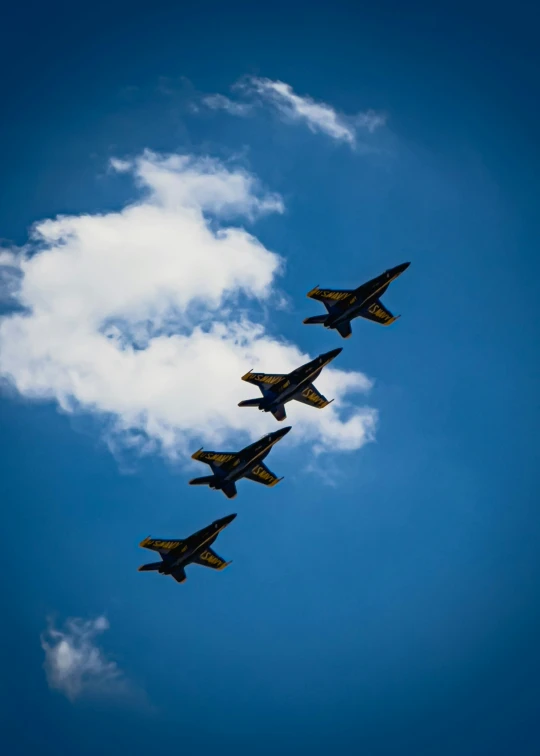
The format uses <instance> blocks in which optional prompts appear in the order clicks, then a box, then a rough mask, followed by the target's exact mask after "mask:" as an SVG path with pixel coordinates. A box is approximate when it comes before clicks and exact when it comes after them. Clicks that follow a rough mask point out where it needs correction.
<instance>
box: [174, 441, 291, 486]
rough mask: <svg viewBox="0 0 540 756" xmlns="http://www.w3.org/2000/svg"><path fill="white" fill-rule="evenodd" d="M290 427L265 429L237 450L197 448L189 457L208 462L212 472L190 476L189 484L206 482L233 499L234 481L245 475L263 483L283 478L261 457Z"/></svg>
mask: <svg viewBox="0 0 540 756" xmlns="http://www.w3.org/2000/svg"><path fill="white" fill-rule="evenodd" d="M290 430H291V427H290V426H289V427H288V428H282V429H281V430H278V431H274V433H268V434H267V435H266V436H263V437H262V438H261V439H259V440H258V441H255V443H253V444H250V445H249V446H246V447H245V449H241V450H240V451H239V452H216V451H204V449H199V451H196V452H195V454H192V455H191V458H192V459H196V460H198V461H199V462H204V463H206V464H207V465H210V468H211V470H212V473H213V474H212V475H205V476H204V477H202V478H193V480H190V481H189V485H190V486H210V488H213V489H215V490H218V491H223V493H224V494H225V496H226V497H227V498H228V499H234V497H235V496H236V494H237V490H236V481H238V480H240V478H247V479H248V480H252V481H254V482H255V483H262V484H263V485H264V486H275V485H276V484H277V483H279V481H280V480H283V478H277V477H276V476H275V475H274V473H273V472H270V470H269V469H268V468H267V467H266V465H265V464H263V459H264V458H265V457H266V456H267V454H269V453H270V450H271V448H272V447H273V446H274V444H277V442H278V441H280V440H281V439H282V438H283V436H285V435H286V434H287V433H288V432H289V431H290Z"/></svg>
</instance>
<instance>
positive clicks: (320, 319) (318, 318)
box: [302, 315, 328, 325]
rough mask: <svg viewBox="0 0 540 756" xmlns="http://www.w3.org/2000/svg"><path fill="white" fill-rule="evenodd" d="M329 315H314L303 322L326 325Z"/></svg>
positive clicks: (305, 323)
mask: <svg viewBox="0 0 540 756" xmlns="http://www.w3.org/2000/svg"><path fill="white" fill-rule="evenodd" d="M327 317H328V316H327V315H313V316H312V317H311V318H305V320H303V321H302V322H303V324H304V325H324V323H326V318H327Z"/></svg>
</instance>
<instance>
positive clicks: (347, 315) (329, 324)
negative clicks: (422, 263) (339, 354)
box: [304, 262, 410, 339]
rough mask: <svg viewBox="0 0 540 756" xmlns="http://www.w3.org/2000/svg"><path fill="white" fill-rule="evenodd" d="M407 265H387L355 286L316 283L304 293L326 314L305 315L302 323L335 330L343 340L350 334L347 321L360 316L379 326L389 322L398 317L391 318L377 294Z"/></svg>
mask: <svg viewBox="0 0 540 756" xmlns="http://www.w3.org/2000/svg"><path fill="white" fill-rule="evenodd" d="M409 265H410V263H408V262H406V263H402V264H401V265H397V266H396V267H395V268H390V269H389V270H387V271H386V272H385V273H382V274H381V275H380V276H378V277H377V278H373V279H372V280H371V281H368V282H367V283H364V284H362V285H361V286H359V287H358V288H357V289H320V288H319V287H318V286H316V287H315V288H314V289H312V290H311V291H310V292H309V293H308V295H307V296H308V297H309V298H310V299H317V300H318V301H319V302H322V303H323V305H324V306H325V307H326V309H327V311H328V314H327V315H314V316H313V317H311V318H306V319H305V320H304V323H305V324H306V325H316V324H321V325H323V326H324V327H325V328H331V329H335V330H336V331H338V333H339V334H340V335H341V336H342V337H343V338H344V339H348V338H349V336H350V335H351V334H352V328H351V320H352V319H353V318H357V317H361V318H366V319H367V320H373V321H374V322H375V323H380V324H381V325H386V326H387V325H390V324H391V323H393V322H394V321H395V320H397V319H398V317H400V316H399V315H398V316H397V317H394V316H393V315H392V313H391V312H390V311H389V310H387V309H386V307H385V306H384V305H383V304H382V302H381V300H380V297H382V295H383V294H384V293H385V291H386V290H387V288H388V287H389V285H390V284H391V283H392V281H394V280H395V279H396V278H397V277H398V276H400V275H401V274H402V273H403V272H404V271H405V270H407V268H408V267H409Z"/></svg>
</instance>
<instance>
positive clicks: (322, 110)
mask: <svg viewBox="0 0 540 756" xmlns="http://www.w3.org/2000/svg"><path fill="white" fill-rule="evenodd" d="M235 88H236V89H239V90H240V91H244V92H247V93H255V94H257V95H258V96H259V97H261V98H263V99H264V100H265V101H267V102H270V103H271V104H272V105H274V106H275V107H276V108H277V109H278V111H279V112H280V113H281V115H282V116H284V117H285V118H287V119H289V120H292V121H304V122H305V123H306V125H307V126H308V128H309V129H310V130H311V131H313V132H322V133H324V134H327V135H328V136H329V137H331V138H332V139H335V140H337V141H341V142H346V143H347V144H349V145H351V146H354V145H355V144H356V138H357V131H358V129H365V130H367V131H369V132H370V133H372V132H374V131H375V130H376V129H377V128H379V127H380V126H383V125H384V123H385V121H386V118H385V116H384V115H383V114H380V113H376V112H375V111H373V110H368V111H366V112H365V113H359V114H357V115H355V116H346V115H342V114H339V113H338V112H337V111H336V110H335V109H334V108H333V107H332V106H331V105H328V104H326V103H324V102H316V101H315V100H314V99H313V98H311V97H309V96H307V95H306V96H303V97H301V96H300V95H297V94H296V93H295V92H294V90H293V88H292V87H291V86H290V84H286V83H285V82H283V81H272V80H271V79H264V78H257V77H247V78H246V79H244V80H241V81H240V82H239V83H238V84H236V85H235Z"/></svg>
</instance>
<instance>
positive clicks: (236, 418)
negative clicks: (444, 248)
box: [0, 152, 377, 458]
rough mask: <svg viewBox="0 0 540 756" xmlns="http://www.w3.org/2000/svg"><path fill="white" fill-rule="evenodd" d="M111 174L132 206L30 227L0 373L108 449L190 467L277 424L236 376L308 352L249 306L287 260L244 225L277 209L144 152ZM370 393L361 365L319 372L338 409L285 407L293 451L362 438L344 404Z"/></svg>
mask: <svg viewBox="0 0 540 756" xmlns="http://www.w3.org/2000/svg"><path fill="white" fill-rule="evenodd" d="M112 168H113V169H114V170H116V171H121V172H123V173H124V174H125V175H128V176H131V177H132V179H133V180H134V182H135V183H136V185H137V186H138V187H139V189H140V198H139V199H138V201H136V202H135V203H134V204H131V205H128V206H126V207H125V208H124V209H122V210H121V211H120V212H111V213H105V214H102V215H79V216H59V217H57V218H55V219H54V220H52V219H51V220H44V221H40V222H39V223H37V224H36V225H35V226H34V228H33V231H32V236H31V239H30V241H29V243H28V245H27V246H26V248H25V249H24V250H23V251H22V253H20V254H18V256H17V265H18V270H19V271H20V280H19V282H18V289H17V292H16V295H15V296H16V302H17V303H18V305H19V306H20V307H21V308H23V311H22V312H21V311H19V312H12V313H10V314H9V315H7V316H5V317H4V318H2V319H0V377H2V376H3V377H4V378H6V379H8V380H9V381H10V382H11V383H12V384H13V385H14V386H15V387H16V388H17V390H18V391H19V392H20V393H21V394H22V395H24V396H26V397H29V398H35V399H49V400H50V399H54V400H56V401H57V402H58V403H59V405H60V406H61V407H62V409H63V410H64V411H67V412H76V411H81V410H82V411H86V412H94V413H98V414H99V416H100V417H101V418H102V419H103V420H104V422H105V423H106V430H105V433H106V437H107V439H108V440H109V443H110V445H111V447H112V448H115V444H116V448H122V447H126V448H131V449H134V448H135V449H138V450H139V451H141V452H142V453H145V452H146V453H148V452H161V453H163V454H165V455H167V456H170V457H173V458H179V457H184V458H185V457H188V456H189V454H190V453H191V452H192V451H193V448H192V447H193V445H194V444H198V445H201V443H213V444H214V443H225V442H229V441H231V442H232V441H233V440H234V441H235V442H238V441H240V440H242V439H238V438H237V436H238V434H239V433H240V434H242V435H244V436H247V437H249V438H256V437H257V436H258V435H262V433H264V432H266V431H268V430H271V429H272V430H273V429H274V425H273V418H270V419H269V418H268V417H264V416H263V415H262V413H260V412H256V411H250V410H248V409H241V408H239V407H238V402H239V401H241V400H242V399H246V398H248V396H249V394H250V391H249V387H248V386H246V384H245V383H243V382H242V381H241V380H240V377H241V376H242V375H243V374H244V373H245V372H246V370H247V369H249V368H253V369H256V370H257V369H259V370H264V371H266V372H276V371H289V370H292V369H294V368H295V367H297V366H298V365H300V364H302V362H306V361H307V360H308V359H309V358H310V357H312V356H314V355H307V354H305V353H304V352H303V350H301V349H299V348H298V347H297V346H296V345H294V344H291V343H288V342H286V341H285V340H284V339H281V338H276V337H275V336H271V335H269V334H268V333H267V332H266V331H265V328H264V326H263V325H262V324H261V320H262V317H261V308H260V307H257V304H261V303H263V302H265V303H268V304H269V305H270V306H273V304H274V303H275V302H280V301H281V299H282V297H281V294H280V292H279V290H276V280H277V277H278V276H279V275H280V274H281V273H282V271H283V269H284V260H283V259H282V258H281V257H280V256H279V255H278V254H276V253H275V252H273V251H271V250H269V249H267V248H266V247H265V246H264V245H263V244H262V243H261V242H260V241H259V240H258V239H257V238H256V237H255V236H254V235H253V233H250V232H249V231H247V230H246V229H245V228H243V227H242V226H241V225H240V224H239V223H238V221H239V220H240V221H241V222H243V223H244V225H245V224H246V223H253V222H255V221H256V220H257V218H258V217H260V216H261V215H267V214H269V213H273V214H281V213H282V212H283V210H284V205H283V201H282V199H281V197H279V196H278V195H277V194H274V193H272V192H268V191H266V190H265V189H264V188H263V187H262V186H261V185H260V182H259V181H258V180H257V179H256V177H255V176H253V175H252V174H250V173H247V172H246V171H245V170H242V169H240V168H233V167H230V166H225V165H224V164H223V163H220V162H219V161H216V160H212V159H210V158H204V159H200V158H193V157H190V156H189V155H157V154H154V153H151V152H145V153H144V154H142V155H140V156H139V157H137V158H135V159H131V160H114V161H112ZM233 219H234V220H236V221H237V223H236V224H235V225H229V224H230V221H231V220H233ZM9 259H10V260H11V261H12V262H13V260H12V258H9ZM306 285H308V284H307V282H306ZM370 385H371V382H370V381H369V379H368V378H367V377H366V376H365V375H363V374H362V373H360V372H344V371H341V370H338V369H330V368H329V369H327V370H326V371H325V372H324V373H323V376H321V381H320V388H321V390H322V391H324V392H325V393H326V395H327V396H329V397H331V398H335V401H334V403H333V404H331V405H330V406H329V407H327V408H325V409H324V411H318V410H314V409H312V408H310V407H306V406H304V405H300V404H298V403H296V402H295V403H293V404H295V405H296V406H294V407H292V406H291V408H290V410H288V412H289V414H290V417H291V420H292V421H293V424H294V433H291V434H290V439H291V440H290V441H288V443H292V444H294V443H295V442H299V441H302V442H307V443H310V444H312V445H315V446H317V447H320V446H321V445H323V446H324V447H325V448H327V449H351V450H352V449H358V448H359V447H361V446H362V445H363V444H364V443H366V442H367V441H370V440H371V439H372V438H373V433H374V428H375V423H376V417H377V413H376V411H375V410H374V409H372V408H369V407H368V408H366V407H357V408H354V407H353V408H352V411H351V409H350V407H349V405H348V404H347V403H346V396H347V395H348V394H349V393H350V392H351V391H355V390H360V391H364V392H365V391H368V390H369V388H370ZM246 391H247V394H246ZM246 440H247V439H246Z"/></svg>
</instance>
